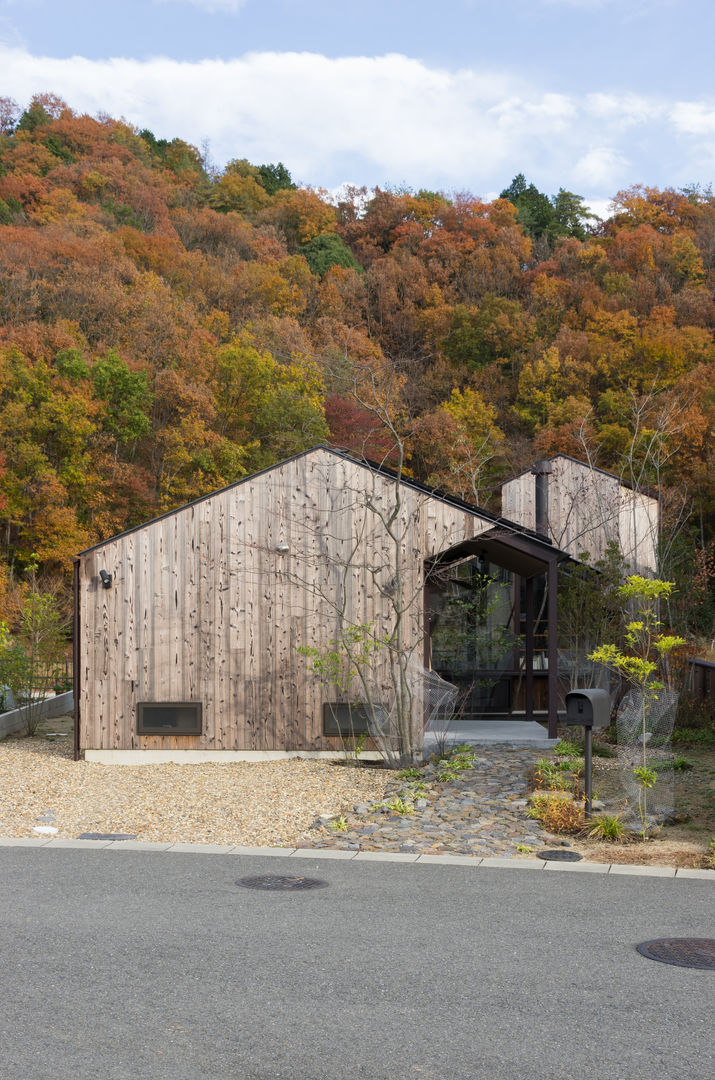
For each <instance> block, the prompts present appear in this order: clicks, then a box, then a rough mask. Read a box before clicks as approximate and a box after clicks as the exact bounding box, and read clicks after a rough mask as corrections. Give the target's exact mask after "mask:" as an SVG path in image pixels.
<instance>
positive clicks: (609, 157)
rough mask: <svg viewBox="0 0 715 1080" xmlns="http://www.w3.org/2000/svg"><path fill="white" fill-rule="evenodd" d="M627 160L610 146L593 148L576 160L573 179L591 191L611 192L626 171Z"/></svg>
mask: <svg viewBox="0 0 715 1080" xmlns="http://www.w3.org/2000/svg"><path fill="white" fill-rule="evenodd" d="M628 165H629V162H628V159H627V158H626V157H625V156H624V155H623V154H621V153H619V152H618V151H617V150H614V149H613V147H610V146H595V147H593V149H591V150H589V151H588V153H586V154H584V155H583V156H582V157H580V158H579V159H578V161H577V162H576V164H575V165H574V168H573V177H574V179H575V180H576V181H577V182H578V183H579V184H580V185H581V186H582V187H584V186H586V185H588V186H589V187H590V189H591V190H593V189H594V188H595V189H596V190H597V191H604V190H606V191H608V190H613V188H614V186H616V185H617V184H618V182H619V177H622V176H623V175H624V174H625V172H626V170H627V169H628Z"/></svg>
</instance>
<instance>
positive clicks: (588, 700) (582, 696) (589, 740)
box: [566, 689, 611, 818]
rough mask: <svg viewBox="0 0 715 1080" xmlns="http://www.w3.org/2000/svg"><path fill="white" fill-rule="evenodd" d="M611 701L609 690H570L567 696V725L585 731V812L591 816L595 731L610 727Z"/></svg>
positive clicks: (587, 815)
mask: <svg viewBox="0 0 715 1080" xmlns="http://www.w3.org/2000/svg"><path fill="white" fill-rule="evenodd" d="M610 719H611V699H610V696H609V694H608V691H607V690H600V689H594V690H570V691H569V693H568V694H567V695H566V723H567V725H568V726H570V727H582V728H583V730H584V757H585V759H586V760H585V766H584V774H585V775H584V788H585V791H584V795H585V799H584V810H585V815H586V817H587V818H588V817H590V816H591V803H592V801H593V783H592V778H593V729H594V728H605V727H608V725H609V722H610Z"/></svg>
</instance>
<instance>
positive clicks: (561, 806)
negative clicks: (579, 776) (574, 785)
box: [526, 793, 584, 833]
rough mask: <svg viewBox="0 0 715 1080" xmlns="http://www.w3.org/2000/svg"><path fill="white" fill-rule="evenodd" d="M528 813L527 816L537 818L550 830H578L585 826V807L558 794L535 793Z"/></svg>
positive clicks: (559, 831)
mask: <svg viewBox="0 0 715 1080" xmlns="http://www.w3.org/2000/svg"><path fill="white" fill-rule="evenodd" d="M526 813H527V817H530V818H537V819H538V820H539V821H540V822H541V823H542V825H543V826H544V827H545V828H546V829H548V830H549V832H555V833H562V832H578V831H579V830H580V829H582V828H583V822H584V816H583V807H582V806H580V805H579V804H578V803H575V802H573V800H572V799H564V798H560V797H559V796H558V795H546V794H545V793H544V794H538V795H534V796H533V798H532V800H531V806H530V807H529V809H528V810H527V812H526Z"/></svg>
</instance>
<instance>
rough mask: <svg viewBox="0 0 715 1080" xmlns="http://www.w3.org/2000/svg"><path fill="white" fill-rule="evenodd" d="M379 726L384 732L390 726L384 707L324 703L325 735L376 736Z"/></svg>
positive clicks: (347, 703) (332, 702)
mask: <svg viewBox="0 0 715 1080" xmlns="http://www.w3.org/2000/svg"><path fill="white" fill-rule="evenodd" d="M378 725H379V727H380V729H381V730H382V731H385V730H386V729H387V726H388V716H387V710H386V709H385V708H384V706H382V705H372V706H368V705H363V704H362V703H355V704H351V703H349V702H334V701H325V702H324V703H323V735H342V736H347V737H348V738H351V737H352V736H353V735H374V734H375V728H376V727H377V726H378Z"/></svg>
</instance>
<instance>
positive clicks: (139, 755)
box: [84, 750, 382, 765]
mask: <svg viewBox="0 0 715 1080" xmlns="http://www.w3.org/2000/svg"><path fill="white" fill-rule="evenodd" d="M341 757H343V754H342V753H341V752H340V750H85V752H84V760H85V761H98V762H101V764H102V765H161V764H166V763H168V762H170V761H172V762H174V763H176V764H177V765H202V764H204V763H205V762H207V761H215V762H218V763H220V764H228V763H229V762H231V761H286V760H287V759H288V758H309V759H310V760H311V761H313V760H317V761H323V760H324V761H336V760H339V759H340V758H341ZM360 761H382V754H381V753H380V751H379V750H367V751H364V752H363V753H361V754H360Z"/></svg>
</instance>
